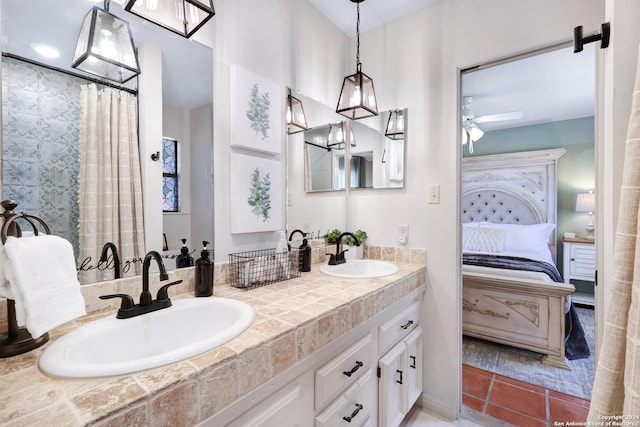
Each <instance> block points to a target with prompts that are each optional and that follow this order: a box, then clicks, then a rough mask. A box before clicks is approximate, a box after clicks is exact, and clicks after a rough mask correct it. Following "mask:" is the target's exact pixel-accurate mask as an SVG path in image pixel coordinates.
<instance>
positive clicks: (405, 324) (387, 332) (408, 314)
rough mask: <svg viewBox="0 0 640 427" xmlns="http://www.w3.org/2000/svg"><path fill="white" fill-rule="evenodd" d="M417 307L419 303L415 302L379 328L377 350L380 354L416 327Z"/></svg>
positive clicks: (417, 318) (418, 317)
mask: <svg viewBox="0 0 640 427" xmlns="http://www.w3.org/2000/svg"><path fill="white" fill-rule="evenodd" d="M418 307H419V303H417V302H416V303H415V304H413V305H411V307H409V308H407V309H406V310H404V311H403V312H402V313H400V314H398V315H397V316H396V317H394V318H393V319H391V320H389V321H388V322H386V323H384V324H383V325H382V326H380V328H379V330H378V347H379V349H378V350H379V352H380V354H383V353H386V352H387V350H389V349H390V348H391V347H393V346H394V345H395V344H396V343H398V342H399V341H400V340H402V339H403V338H404V337H405V336H406V335H407V334H408V333H409V332H411V331H412V330H413V329H414V328H415V327H416V326H417V325H418V323H419V322H418V320H419V319H420V316H419V314H420V313H419V312H418Z"/></svg>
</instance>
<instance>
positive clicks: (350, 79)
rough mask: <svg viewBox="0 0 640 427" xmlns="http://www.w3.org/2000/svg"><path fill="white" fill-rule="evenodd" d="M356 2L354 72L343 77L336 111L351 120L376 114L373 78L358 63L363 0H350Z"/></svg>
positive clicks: (376, 106)
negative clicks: (361, 4)
mask: <svg viewBox="0 0 640 427" xmlns="http://www.w3.org/2000/svg"><path fill="white" fill-rule="evenodd" d="M351 1H352V2H354V3H357V17H358V18H357V21H356V73H355V74H352V75H350V76H347V77H345V78H344V82H343V83H342V90H341V91H340V99H339V100H338V106H337V107H336V113H338V114H342V115H343V116H345V117H348V118H350V119H353V120H357V119H362V118H364V117H371V116H377V115H378V105H377V102H376V93H375V90H374V88H373V80H371V77H369V76H367V75H366V74H365V73H363V72H362V64H361V63H360V3H361V2H363V1H364V0H351Z"/></svg>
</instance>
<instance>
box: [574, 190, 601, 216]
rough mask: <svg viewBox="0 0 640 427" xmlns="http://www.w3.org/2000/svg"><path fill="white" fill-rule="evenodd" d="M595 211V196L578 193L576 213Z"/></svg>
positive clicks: (590, 193)
mask: <svg viewBox="0 0 640 427" xmlns="http://www.w3.org/2000/svg"><path fill="white" fill-rule="evenodd" d="M595 210H596V195H595V194H594V193H593V192H592V191H590V192H588V193H578V196H577V197H576V212H585V213H593V212H595Z"/></svg>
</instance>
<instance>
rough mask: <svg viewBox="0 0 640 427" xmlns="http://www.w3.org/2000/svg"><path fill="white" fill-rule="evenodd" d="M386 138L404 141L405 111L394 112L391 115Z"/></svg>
mask: <svg viewBox="0 0 640 427" xmlns="http://www.w3.org/2000/svg"><path fill="white" fill-rule="evenodd" d="M384 136H386V137H387V138H391V139H404V111H403V110H394V111H391V112H390V113H389V120H387V129H386V130H385V132H384Z"/></svg>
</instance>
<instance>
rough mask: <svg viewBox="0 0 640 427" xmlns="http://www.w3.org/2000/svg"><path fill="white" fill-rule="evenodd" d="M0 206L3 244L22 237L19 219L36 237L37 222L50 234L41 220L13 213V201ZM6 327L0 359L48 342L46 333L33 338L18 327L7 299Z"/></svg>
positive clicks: (1, 336) (12, 304) (12, 303)
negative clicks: (25, 222) (0, 207)
mask: <svg viewBox="0 0 640 427" xmlns="http://www.w3.org/2000/svg"><path fill="white" fill-rule="evenodd" d="M0 205H1V206H2V207H3V208H4V209H5V210H4V212H3V213H2V214H1V216H3V217H4V218H5V221H4V224H3V225H2V229H0V239H1V240H2V243H3V244H4V243H5V242H6V241H7V237H8V236H13V237H22V229H21V228H20V226H19V225H18V223H17V222H16V220H18V219H21V218H22V219H24V220H26V221H27V222H28V223H29V224H30V225H31V227H32V228H33V234H35V235H36V236H37V235H38V227H37V226H36V224H35V222H38V223H39V224H40V225H41V226H42V228H43V229H44V231H45V233H46V234H51V230H50V229H49V226H48V225H47V224H46V223H45V222H44V220H43V219H42V218H40V217H37V216H35V215H31V214H27V213H25V212H21V213H14V212H13V209H15V208H16V207H17V206H18V204H17V203H16V202H14V201H13V200H4V201H2V203H0ZM34 221H35V222H34ZM7 327H8V330H7V332H6V333H2V334H0V357H2V358H4V357H11V356H16V355H18V354H22V353H26V352H28V351H31V350H33V349H35V348H38V347H40V346H41V345H42V344H44V343H46V342H47V341H49V334H48V333H44V334H42V335H41V336H39V337H37V338H33V337H32V336H31V334H30V333H29V331H28V330H27V329H26V328H20V327H18V320H17V318H16V302H15V301H14V300H12V299H9V298H7Z"/></svg>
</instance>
